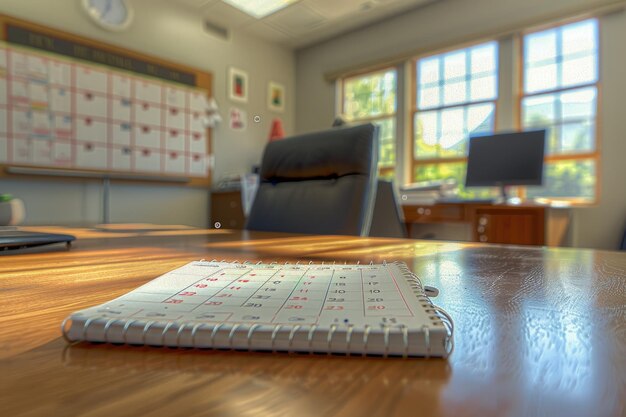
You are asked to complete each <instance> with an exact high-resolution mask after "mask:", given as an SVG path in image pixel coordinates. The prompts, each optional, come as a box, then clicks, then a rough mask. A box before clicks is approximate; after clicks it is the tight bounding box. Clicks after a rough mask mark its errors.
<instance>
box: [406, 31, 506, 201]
mask: <svg viewBox="0 0 626 417" xmlns="http://www.w3.org/2000/svg"><path fill="white" fill-rule="evenodd" d="M497 62H498V44H497V43H496V42H487V43H483V44H480V45H475V46H472V47H469V48H464V49H458V50H455V51H451V52H446V53H443V54H439V55H433V56H428V57H424V58H421V59H418V60H417V61H416V62H415V74H416V76H415V79H416V84H417V85H416V95H415V97H416V100H415V103H414V109H413V135H414V139H413V179H414V180H416V181H424V180H435V179H449V178H454V179H456V180H457V182H458V184H459V185H460V186H461V194H465V195H467V194H472V195H476V194H477V193H480V192H477V191H473V192H471V193H470V192H468V191H466V190H464V189H463V187H462V184H463V183H464V178H465V168H466V165H467V163H466V158H467V145H468V138H469V136H470V135H472V134H478V133H488V132H492V131H493V129H494V122H495V109H496V105H495V101H496V98H497V95H498V65H497Z"/></svg>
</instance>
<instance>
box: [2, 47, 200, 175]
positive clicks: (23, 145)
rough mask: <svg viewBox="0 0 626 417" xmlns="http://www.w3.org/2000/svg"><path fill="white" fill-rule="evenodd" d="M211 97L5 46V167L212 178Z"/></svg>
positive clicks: (162, 83)
mask: <svg viewBox="0 0 626 417" xmlns="http://www.w3.org/2000/svg"><path fill="white" fill-rule="evenodd" d="M208 110H210V104H209V100H208V97H207V94H206V91H205V90H202V89H199V88H192V87H187V86H184V85H182V84H176V83H172V82H167V81H162V80H158V79H156V78H149V77H146V76H140V75H135V74H131V73H127V72H124V71H118V70H115V69H112V68H107V67H104V66H99V65H95V64H89V63H85V62H82V61H77V60H72V59H68V58H64V57H61V56H57V55H53V54H49V53H42V52H39V51H36V50H32V49H28V48H22V47H16V46H13V45H10V44H7V43H0V164H3V165H32V166H37V167H58V168H72V169H85V170H97V171H110V172H125V173H131V174H133V173H136V174H156V175H165V176H181V177H207V176H208V174H209V167H208V164H207V157H208V156H207V154H208V140H209V138H208V133H207V127H206V123H205V120H206V117H205V116H206V114H207V111H208Z"/></svg>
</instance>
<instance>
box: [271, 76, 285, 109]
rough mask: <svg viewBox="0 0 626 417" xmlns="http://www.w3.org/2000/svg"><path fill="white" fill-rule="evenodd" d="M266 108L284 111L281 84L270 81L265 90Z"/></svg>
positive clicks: (283, 92) (283, 89) (283, 93)
mask: <svg viewBox="0 0 626 417" xmlns="http://www.w3.org/2000/svg"><path fill="white" fill-rule="evenodd" d="M267 107H269V109H270V110H273V111H278V112H283V111H284V110H285V87H284V86H283V85H282V84H278V83H275V82H274V81H270V83H269V84H268V89H267Z"/></svg>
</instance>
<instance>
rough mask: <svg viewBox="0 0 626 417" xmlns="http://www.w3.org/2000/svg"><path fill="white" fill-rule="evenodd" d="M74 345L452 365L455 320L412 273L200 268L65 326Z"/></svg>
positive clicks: (335, 267)
mask: <svg viewBox="0 0 626 417" xmlns="http://www.w3.org/2000/svg"><path fill="white" fill-rule="evenodd" d="M62 330H63V334H64V336H65V337H66V339H67V340H68V341H70V342H74V341H91V342H110V343H125V344H131V345H154V346H170V347H195V348H213V349H236V350H250V351H281V352H283V351H284V352H309V353H339V354H348V355H351V354H362V355H368V354H370V355H384V356H405V357H406V356H438V357H447V356H448V355H449V354H450V353H451V351H452V346H453V339H452V337H453V324H452V319H451V318H450V316H449V315H448V314H447V313H446V312H445V311H444V310H443V309H441V308H439V307H437V306H435V305H433V304H432V302H431V301H430V298H429V297H427V296H426V294H425V292H424V288H423V286H422V284H421V282H420V280H419V279H418V278H417V277H416V276H415V275H414V274H413V273H411V271H409V269H408V268H407V267H406V265H405V264H403V263H399V262H394V263H383V264H377V265H373V264H371V265H342V264H300V263H298V264H276V263H271V264H261V263H259V264H251V263H243V264H240V263H226V262H216V261H197V262H192V263H189V264H187V265H184V266H182V267H180V268H178V269H176V270H174V271H171V272H168V273H166V274H165V275H162V276H160V277H158V278H156V279H154V280H153V281H150V282H148V283H147V284H145V285H143V286H141V287H139V288H137V289H135V290H133V291H131V292H129V293H127V294H125V295H123V296H121V297H119V298H117V299H115V300H112V301H110V302H107V303H104V304H102V305H99V306H96V307H92V308H88V309H85V310H81V311H78V312H76V313H74V314H72V315H71V316H70V317H68V318H67V319H66V320H65V321H64V322H63V325H62Z"/></svg>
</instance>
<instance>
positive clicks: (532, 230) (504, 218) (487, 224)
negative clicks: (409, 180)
mask: <svg viewBox="0 0 626 417" xmlns="http://www.w3.org/2000/svg"><path fill="white" fill-rule="evenodd" d="M402 209H403V211H404V219H405V222H406V224H407V229H408V231H409V234H410V230H411V225H412V224H414V223H467V224H469V225H471V228H472V240H473V241H474V242H488V243H507V244H514V245H537V246H542V245H544V244H545V242H546V237H545V229H546V227H545V222H546V220H545V218H546V207H545V206H537V205H522V206H507V205H486V204H484V203H438V204H433V205H419V204H406V205H403V206H402Z"/></svg>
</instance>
